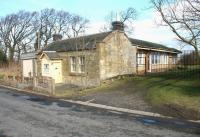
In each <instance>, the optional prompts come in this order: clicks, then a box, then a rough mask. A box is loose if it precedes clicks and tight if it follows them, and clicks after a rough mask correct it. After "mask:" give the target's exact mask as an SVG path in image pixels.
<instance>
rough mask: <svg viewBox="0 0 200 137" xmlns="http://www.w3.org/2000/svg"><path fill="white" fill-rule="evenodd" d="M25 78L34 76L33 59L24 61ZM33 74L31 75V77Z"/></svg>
mask: <svg viewBox="0 0 200 137" xmlns="http://www.w3.org/2000/svg"><path fill="white" fill-rule="evenodd" d="M22 63H23V64H22V65H23V76H24V77H30V76H33V59H28V60H23V62H22ZM30 74H31V75H30Z"/></svg>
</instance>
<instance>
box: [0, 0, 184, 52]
mask: <svg viewBox="0 0 200 137" xmlns="http://www.w3.org/2000/svg"><path fill="white" fill-rule="evenodd" d="M0 2H1V5H0V16H5V15H7V14H11V13H15V12H17V11H19V10H27V11H39V10H41V9H44V8H54V9H57V10H65V11H68V12H70V13H75V14H79V15H81V16H83V17H85V18H87V19H89V20H90V24H88V30H87V32H86V33H88V34H91V33H98V32H99V30H100V28H101V27H102V26H103V25H104V24H105V17H106V16H107V15H108V14H109V13H110V12H111V11H113V12H116V13H117V12H119V11H122V10H125V9H127V8H129V7H133V8H135V9H136V10H137V13H138V16H137V19H136V20H135V22H134V23H133V24H132V25H133V27H134V31H133V33H132V34H131V35H130V37H133V38H137V39H142V40H147V41H151V42H156V43H160V44H165V45H167V46H169V47H175V48H177V49H179V48H180V47H179V46H177V45H179V44H180V43H178V42H177V41H176V40H175V38H176V37H175V35H174V34H173V33H172V32H171V31H170V30H169V28H167V27H160V26H159V25H158V24H157V23H156V20H158V19H159V16H158V14H157V13H156V11H154V9H152V8H151V4H150V0H0Z"/></svg>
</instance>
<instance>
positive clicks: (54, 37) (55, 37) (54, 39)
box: [53, 34, 62, 41]
mask: <svg viewBox="0 0 200 137" xmlns="http://www.w3.org/2000/svg"><path fill="white" fill-rule="evenodd" d="M59 40H62V35H61V34H53V41H59Z"/></svg>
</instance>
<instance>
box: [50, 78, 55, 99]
mask: <svg viewBox="0 0 200 137" xmlns="http://www.w3.org/2000/svg"><path fill="white" fill-rule="evenodd" d="M49 84H50V92H51V94H52V95H55V80H54V79H51V80H50V82H49Z"/></svg>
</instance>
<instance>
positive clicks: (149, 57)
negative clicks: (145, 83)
mask: <svg viewBox="0 0 200 137" xmlns="http://www.w3.org/2000/svg"><path fill="white" fill-rule="evenodd" d="M145 64H146V72H151V55H150V54H149V53H147V54H146V61H145Z"/></svg>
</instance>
